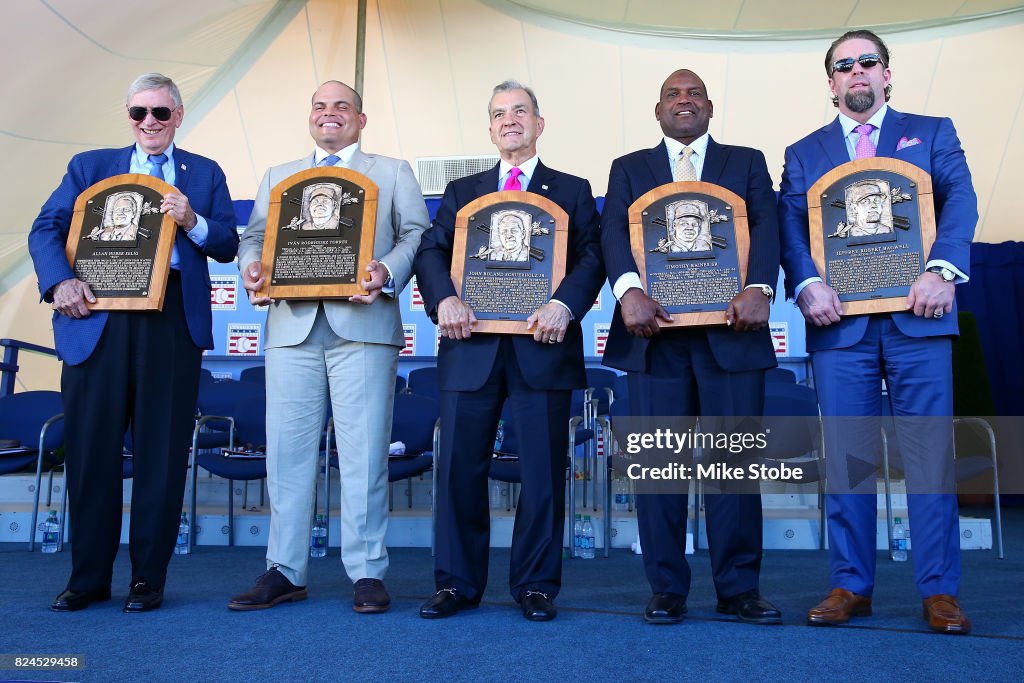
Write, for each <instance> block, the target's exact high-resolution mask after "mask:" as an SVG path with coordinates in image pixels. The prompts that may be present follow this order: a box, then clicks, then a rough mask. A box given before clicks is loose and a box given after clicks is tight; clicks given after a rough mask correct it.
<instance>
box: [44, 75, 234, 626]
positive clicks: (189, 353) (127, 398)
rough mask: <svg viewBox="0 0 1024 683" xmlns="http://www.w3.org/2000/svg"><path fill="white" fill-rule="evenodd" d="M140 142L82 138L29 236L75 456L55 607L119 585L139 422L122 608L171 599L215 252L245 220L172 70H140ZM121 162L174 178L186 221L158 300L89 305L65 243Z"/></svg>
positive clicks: (165, 206) (171, 206) (173, 208)
mask: <svg viewBox="0 0 1024 683" xmlns="http://www.w3.org/2000/svg"><path fill="white" fill-rule="evenodd" d="M126 109H127V113H128V117H129V124H130V125H131V128H132V132H133V133H134V135H135V140H136V144H134V145H132V146H130V147H125V148H123V149H100V150H93V151H90V152H83V153H82V154H78V155H76V156H75V157H74V158H72V159H71V162H70V163H69V164H68V170H67V174H66V175H65V176H64V179H63V180H62V181H61V184H60V186H59V187H58V188H57V189H56V190H54V192H53V194H52V195H50V198H49V199H48V200H47V201H46V203H45V204H44V205H43V208H42V209H41V210H40V212H39V217H38V218H36V220H35V223H33V225H32V230H31V232H30V233H29V237H28V245H29V251H30V253H31V255H32V260H33V263H34V265H35V270H36V276H37V277H38V279H39V292H40V294H41V296H42V299H43V300H44V301H46V302H48V303H51V304H52V305H53V309H54V314H53V336H54V342H55V345H56V347H57V354H58V355H59V356H60V358H61V359H62V360H63V361H64V367H63V371H62V373H61V393H62V399H63V403H64V422H65V430H66V431H65V434H66V439H65V443H66V466H67V477H68V493H69V496H70V515H71V517H72V520H73V522H72V525H71V578H70V579H69V581H68V585H67V588H66V589H65V590H64V592H63V593H61V594H60V595H59V596H57V598H56V599H55V600H54V602H53V604H51V605H50V609H52V610H54V611H57V612H67V611H74V610H79V609H82V608H84V607H88V606H89V605H90V604H91V603H93V602H99V601H103V600H109V599H110V581H111V573H112V571H113V562H114V556H115V555H116V554H117V547H118V543H119V541H120V537H121V486H122V483H121V452H122V446H123V443H124V440H125V432H126V431H127V430H129V429H130V430H131V438H132V443H133V446H134V449H133V450H134V453H135V458H134V461H133V467H134V481H133V483H132V507H131V531H130V534H129V548H130V553H131V560H132V580H131V585H130V587H129V594H128V598H127V600H126V601H125V607H124V610H125V611H126V612H144V611H147V610H150V609H154V608H156V607H159V606H160V604H161V602H162V600H163V589H164V581H165V579H166V575H167V564H168V562H169V561H170V558H171V554H172V552H173V549H174V544H175V539H176V535H177V529H178V521H179V515H180V514H181V505H182V498H183V496H184V490H185V478H186V470H187V463H188V444H189V440H190V435H191V432H192V425H193V421H194V412H195V403H196V395H197V393H198V389H199V367H200V363H201V361H202V353H203V349H210V348H213V336H212V333H211V316H210V274H209V271H208V269H207V265H206V259H207V257H208V256H209V257H211V258H214V259H216V260H218V261H221V262H224V263H227V262H230V261H231V260H232V259H233V258H234V257H235V252H236V250H237V248H238V234H237V233H236V232H235V215H234V209H233V207H232V204H231V195H230V194H229V193H228V188H227V183H226V181H225V178H224V173H223V171H221V169H220V167H219V166H218V165H217V164H216V163H215V162H213V161H211V160H210V159H207V158H205V157H201V156H199V155H197V154H191V153H189V152H186V151H185V150H183V149H179V148H177V147H175V146H174V144H173V141H174V134H175V131H176V130H177V128H178V127H179V126H180V125H181V121H182V118H183V116H184V114H185V109H184V106H183V105H182V102H181V95H180V94H179V92H178V88H177V86H175V84H174V82H173V81H171V79H169V78H167V77H166V76H162V75H160V74H155V73H149V74H143V75H141V76H139V77H138V78H137V79H135V81H134V82H133V83H132V85H131V86H130V87H129V89H128V101H127V107H126ZM122 173H143V174H149V175H156V176H158V177H160V178H163V179H164V180H166V181H167V182H169V183H170V184H172V185H174V187H175V190H174V191H173V192H168V193H167V194H166V195H164V198H163V202H162V203H161V205H160V211H161V212H163V213H166V214H170V215H171V216H172V217H173V218H174V220H175V222H176V223H177V225H178V231H177V234H176V235H175V239H174V247H173V252H172V255H171V271H170V275H169V277H168V282H167V291H166V294H165V298H164V304H163V310H162V311H159V312H120V311H117V312H115V311H111V312H106V311H95V312H93V311H91V310H90V308H89V306H90V304H93V303H95V302H96V297H95V296H94V295H93V293H92V291H91V290H90V289H89V286H88V285H87V284H85V283H84V282H82V281H81V280H79V279H77V278H76V277H75V274H74V271H73V270H72V269H71V266H70V265H69V264H68V260H67V257H66V256H65V251H64V248H65V243H66V242H67V237H68V231H69V230H70V228H71V220H72V212H73V209H74V205H75V200H76V199H77V197H78V195H79V194H80V193H81V192H82V191H83V190H85V189H86V188H88V187H90V186H91V185H93V184H95V183H97V182H99V181H101V180H104V179H105V178H109V177H111V176H115V175H120V174H122Z"/></svg>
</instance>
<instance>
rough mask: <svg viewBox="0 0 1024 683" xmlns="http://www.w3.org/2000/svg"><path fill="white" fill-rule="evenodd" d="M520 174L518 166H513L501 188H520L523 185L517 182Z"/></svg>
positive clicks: (521, 173)
mask: <svg viewBox="0 0 1024 683" xmlns="http://www.w3.org/2000/svg"><path fill="white" fill-rule="evenodd" d="M521 175H523V172H522V171H520V170H519V167H518V166H516V167H515V168H513V169H512V170H511V171H509V172H508V180H506V181H505V187H503V188H501V189H503V190H516V191H518V190H522V189H523V186H522V184H521V183H520V182H519V176H521Z"/></svg>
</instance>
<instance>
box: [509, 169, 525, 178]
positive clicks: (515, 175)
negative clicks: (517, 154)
mask: <svg viewBox="0 0 1024 683" xmlns="http://www.w3.org/2000/svg"><path fill="white" fill-rule="evenodd" d="M508 173H509V178H510V179H512V180H516V179H518V178H519V176H521V175H523V172H522V170H521V169H520V168H519V167H518V166H513V167H512V170H511V171H509V172H508Z"/></svg>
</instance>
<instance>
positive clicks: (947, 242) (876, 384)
mask: <svg viewBox="0 0 1024 683" xmlns="http://www.w3.org/2000/svg"><path fill="white" fill-rule="evenodd" d="M825 72H826V73H827V74H828V78H829V86H830V88H831V90H832V93H833V95H834V98H833V103H834V104H835V106H837V107H838V108H839V116H838V117H837V118H836V119H835V120H834V121H832V122H831V123H829V124H828V125H827V126H825V127H824V128H821V129H819V130H817V131H815V132H814V133H811V134H810V135H808V136H807V137H805V138H804V139H802V140H800V141H799V142H797V143H795V144H793V145H791V146H790V147H789V148H788V149H787V150H786V166H785V171H784V173H783V176H782V188H781V194H780V201H779V217H780V223H781V228H782V244H783V250H782V264H783V267H784V269H785V272H786V293H787V295H788V296H790V297H795V298H796V302H797V305H798V306H799V307H800V310H801V312H802V313H803V315H804V318H805V320H806V322H807V350H808V351H809V352H810V353H811V354H812V361H813V364H814V378H815V385H816V387H817V390H818V400H819V403H820V404H821V411H822V414H823V415H828V416H848V418H849V417H853V416H877V415H879V414H880V410H881V406H880V397H881V390H882V380H883V379H884V380H885V382H886V384H887V385H888V390H889V401H890V402H891V406H892V412H893V414H894V415H896V416H897V420H896V426H897V429H898V430H903V431H902V432H901V433H900V434H899V441H900V443H901V445H902V448H903V456H904V461H905V464H906V476H907V483H908V486H909V490H910V492H911V495H909V496H908V497H907V498H908V505H909V510H910V517H911V519H912V520H913V525H914V565H915V571H916V580H917V584H918V589H919V592H920V594H921V598H922V599H923V600H924V614H925V618H926V619H927V620H928V623H929V626H930V627H931V628H932V629H933V630H936V631H939V632H943V633H967V632H968V631H969V630H970V621H969V620H968V619H967V617H966V615H964V613H963V612H962V611H961V610H960V607H959V604H958V602H957V598H956V596H957V591H958V588H959V582H960V545H959V524H958V515H957V502H956V497H955V496H954V495H953V494H954V493H955V488H954V486H955V484H954V482H953V452H952V422H951V420H950V419H949V416H951V415H952V410H953V395H952V361H951V349H952V344H951V340H952V337H954V336H955V335H956V334H957V320H956V302H955V299H954V284H955V283H958V282H965V281H966V280H967V278H968V268H969V265H970V243H971V239H972V237H973V235H974V227H975V225H976V223H977V220H978V211H977V197H976V196H975V193H974V187H973V185H972V183H971V174H970V171H969V170H968V168H967V162H966V160H965V158H964V153H963V150H962V149H961V147H960V141H959V140H958V139H957V136H956V131H955V130H954V128H953V124H952V122H951V121H950V120H949V119H948V118H935V117H930V116H918V115H915V114H903V113H900V112H897V111H895V110H894V109H891V108H890V107H889V106H888V105H887V101H888V99H889V92H890V83H889V82H890V79H891V76H892V74H891V72H890V69H889V51H888V49H887V48H886V46H885V43H884V42H882V40H881V39H880V38H879V37H878V36H876V35H875V34H874V33H872V32H870V31H862V30H858V31H850V32H848V33H846V34H844V35H843V36H841V37H840V38H838V39H837V40H836V41H835V42H834V43H832V46H831V47H830V48H829V50H828V53H827V54H826V56H825ZM865 156H867V157H870V156H886V157H893V158H896V159H901V160H903V161H906V162H908V163H911V164H914V165H916V166H919V167H920V168H922V169H923V170H925V171H926V172H928V173H930V174H931V177H932V189H933V192H934V194H933V199H934V202H935V212H936V219H937V220H936V222H937V224H936V239H935V243H934V244H933V245H932V248H931V251H930V252H929V253H928V254H927V255H926V257H927V259H926V263H925V267H924V272H922V273H921V275H920V276H919V277H918V278H917V280H916V281H915V282H914V284H913V286H912V287H911V289H910V294H909V296H908V297H907V302H906V308H907V310H906V312H902V313H892V314H874V315H858V316H844V315H843V309H842V305H841V303H840V301H839V297H838V296H837V294H836V292H835V291H834V290H833V289H832V288H831V287H829V286H828V285H826V284H825V283H824V282H823V281H822V279H821V277H820V274H819V273H818V271H817V269H816V268H815V266H814V263H813V261H812V260H811V253H810V247H809V241H808V240H809V237H808V216H807V190H808V189H809V188H810V187H811V185H813V184H814V183H815V181H817V180H818V179H819V178H820V177H821V176H823V175H825V174H826V173H827V172H828V171H830V170H831V169H833V168H835V167H836V166H839V165H841V164H843V163H846V162H848V161H850V160H852V159H854V158H862V157H865ZM882 400H884V399H882ZM901 416H904V417H913V416H927V417H928V418H929V419H927V420H922V419H920V418H918V419H917V420H912V419H911V420H900V419H899V417H901ZM825 426H826V447H827V448H828V449H829V453H830V455H829V457H828V458H827V459H826V462H827V463H828V467H829V470H828V477H829V492H830V495H829V496H828V497H827V500H826V505H827V509H828V531H829V539H830V542H829V547H830V553H829V554H830V558H831V564H832V574H831V584H832V586H831V588H832V590H831V593H830V594H829V596H828V597H827V598H826V599H825V600H824V601H823V602H822V603H821V604H819V605H818V606H816V607H815V608H813V609H812V610H810V612H809V613H808V621H809V622H810V623H812V624H837V623H844V622H846V621H848V620H849V618H850V617H851V616H867V615H869V614H871V594H872V590H873V589H874V576H875V559H876V555H877V553H876V552H875V528H876V502H875V478H874V477H873V476H872V477H868V478H867V479H864V478H863V477H857V476H856V475H855V473H854V468H849V470H850V471H847V467H848V464H856V460H865V461H868V462H872V463H873V462H874V461H875V458H876V454H877V452H878V449H879V440H880V432H879V427H878V425H877V424H876V423H870V424H869V426H868V427H865V424H864V422H863V421H862V420H853V419H844V420H841V421H840V420H826V425H825ZM838 448H842V453H844V454H850V456H851V457H849V458H846V457H837V456H838V453H839V452H838V451H837V450H836V449H838ZM833 452H835V453H836V454H837V455H832V453H833ZM851 474H852V475H853V476H851ZM861 479H863V481H859V480H861ZM915 491H916V492H917V493H914V492H915Z"/></svg>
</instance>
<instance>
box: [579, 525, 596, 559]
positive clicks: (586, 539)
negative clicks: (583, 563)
mask: <svg viewBox="0 0 1024 683" xmlns="http://www.w3.org/2000/svg"><path fill="white" fill-rule="evenodd" d="M580 557H581V558H583V559H584V560H592V559H594V525H593V524H592V523H591V522H590V515H586V516H585V517H584V518H583V538H582V540H581V543H580Z"/></svg>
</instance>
